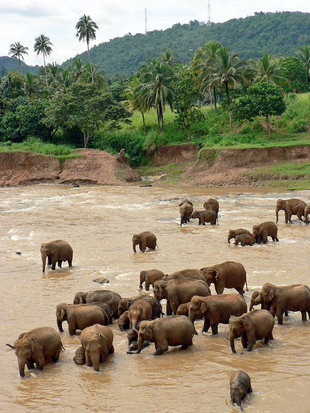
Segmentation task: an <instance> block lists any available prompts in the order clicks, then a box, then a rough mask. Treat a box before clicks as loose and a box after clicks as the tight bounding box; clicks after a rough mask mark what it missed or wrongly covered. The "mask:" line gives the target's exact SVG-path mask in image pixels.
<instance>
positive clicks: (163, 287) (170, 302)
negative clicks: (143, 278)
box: [154, 277, 211, 315]
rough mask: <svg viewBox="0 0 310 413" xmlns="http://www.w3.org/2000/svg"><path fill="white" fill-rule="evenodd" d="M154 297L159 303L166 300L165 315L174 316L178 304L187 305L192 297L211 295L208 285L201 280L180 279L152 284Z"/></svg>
mask: <svg viewBox="0 0 310 413" xmlns="http://www.w3.org/2000/svg"><path fill="white" fill-rule="evenodd" d="M154 295H155V297H156V298H157V299H158V300H159V301H160V300H162V299H163V298H166V300H167V307H166V313H167V315H171V314H172V313H173V314H176V312H177V309H178V307H179V305H180V304H184V303H188V302H189V301H190V300H191V298H192V297H193V296H194V295H200V296H203V297H206V296H208V295H211V292H210V288H209V287H208V285H207V284H206V283H205V282H204V281H201V280H191V279H188V278H184V277H180V278H176V279H173V280H168V281H164V280H159V281H155V284H154Z"/></svg>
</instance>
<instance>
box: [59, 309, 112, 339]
mask: <svg viewBox="0 0 310 413" xmlns="http://www.w3.org/2000/svg"><path fill="white" fill-rule="evenodd" d="M56 318H57V326H58V329H59V331H60V332H61V333H63V328H62V322H63V321H67V322H68V327H69V334H70V335H71V336H73V335H75V334H76V330H84V328H86V327H89V326H91V325H93V324H96V323H98V324H102V325H104V324H108V320H107V317H106V314H105V312H104V311H103V310H102V309H101V308H100V307H98V306H97V305H88V304H66V303H61V304H58V305H57V307H56Z"/></svg>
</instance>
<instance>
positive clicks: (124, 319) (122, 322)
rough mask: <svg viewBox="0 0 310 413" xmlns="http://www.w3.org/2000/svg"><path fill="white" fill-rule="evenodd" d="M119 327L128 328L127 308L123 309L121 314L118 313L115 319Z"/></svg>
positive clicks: (122, 329) (121, 328)
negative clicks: (118, 315) (117, 317)
mask: <svg viewBox="0 0 310 413" xmlns="http://www.w3.org/2000/svg"><path fill="white" fill-rule="evenodd" d="M117 322H118V326H119V329H120V330H121V331H124V330H128V329H129V317H128V310H127V311H125V312H124V313H123V314H121V315H120V317H119V319H118V320H117Z"/></svg>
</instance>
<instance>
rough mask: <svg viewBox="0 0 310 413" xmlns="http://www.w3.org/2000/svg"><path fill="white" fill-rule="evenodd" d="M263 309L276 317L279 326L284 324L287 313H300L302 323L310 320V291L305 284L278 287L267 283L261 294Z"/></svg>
mask: <svg viewBox="0 0 310 413" xmlns="http://www.w3.org/2000/svg"><path fill="white" fill-rule="evenodd" d="M260 299H261V302H262V305H263V308H264V309H266V310H269V311H270V313H271V314H272V315H273V317H274V316H275V315H276V316H277V319H278V324H283V313H284V312H285V311H300V312H301V316H302V321H307V313H308V317H309V318H310V289H309V287H308V286H307V285H304V284H293V285H285V286H276V285H274V284H271V283H265V284H264V285H263V287H262V289H261V292H260Z"/></svg>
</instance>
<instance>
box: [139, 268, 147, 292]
mask: <svg viewBox="0 0 310 413" xmlns="http://www.w3.org/2000/svg"><path fill="white" fill-rule="evenodd" d="M146 274H147V271H140V285H139V288H141V289H142V284H143V283H144V281H145V276H146Z"/></svg>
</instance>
